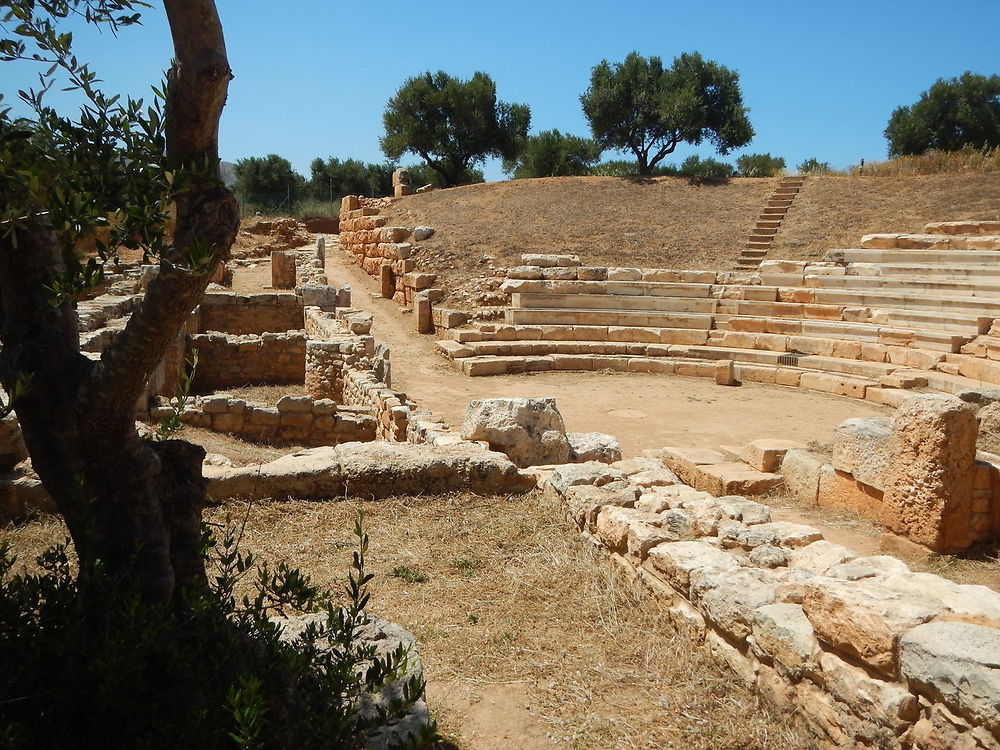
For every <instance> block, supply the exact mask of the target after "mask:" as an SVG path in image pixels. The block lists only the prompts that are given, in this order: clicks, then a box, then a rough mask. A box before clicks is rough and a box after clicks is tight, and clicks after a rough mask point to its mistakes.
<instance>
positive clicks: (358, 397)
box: [343, 369, 416, 443]
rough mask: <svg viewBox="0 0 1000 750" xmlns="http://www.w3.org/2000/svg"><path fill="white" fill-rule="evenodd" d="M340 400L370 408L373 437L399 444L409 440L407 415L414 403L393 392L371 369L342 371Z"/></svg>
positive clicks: (397, 392) (399, 393)
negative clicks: (373, 429) (373, 423)
mask: <svg viewBox="0 0 1000 750" xmlns="http://www.w3.org/2000/svg"><path fill="white" fill-rule="evenodd" d="M343 389H344V390H343V403H344V404H346V405H350V406H357V407H361V408H364V409H366V410H370V411H371V413H373V414H374V415H375V420H376V438H377V439H378V440H387V441H389V442H396V443H402V442H406V441H407V440H408V427H409V420H410V415H411V413H412V412H413V411H414V409H415V408H416V404H415V403H414V402H412V401H410V400H409V399H407V398H406V394H405V393H402V392H401V391H394V390H392V389H391V388H389V387H388V386H387V385H386V384H385V383H384V382H383V381H382V380H380V379H379V378H378V376H377V375H376V373H375V372H374V371H373V370H353V369H352V370H345V371H344V381H343Z"/></svg>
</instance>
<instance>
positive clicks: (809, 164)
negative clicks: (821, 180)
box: [798, 157, 833, 174]
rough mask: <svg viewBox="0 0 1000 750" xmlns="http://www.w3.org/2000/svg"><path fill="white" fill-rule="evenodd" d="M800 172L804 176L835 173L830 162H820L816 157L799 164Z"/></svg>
mask: <svg viewBox="0 0 1000 750" xmlns="http://www.w3.org/2000/svg"><path fill="white" fill-rule="evenodd" d="M798 170H799V171H800V172H801V173H802V174H830V173H832V172H833V167H831V166H830V162H828V161H820V160H819V159H817V158H815V157H810V158H809V159H806V160H805V161H804V162H802V163H801V164H799V166H798Z"/></svg>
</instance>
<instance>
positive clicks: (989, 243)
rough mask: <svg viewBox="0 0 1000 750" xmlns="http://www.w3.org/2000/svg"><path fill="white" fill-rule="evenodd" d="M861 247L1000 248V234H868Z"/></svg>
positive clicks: (919, 248)
mask: <svg viewBox="0 0 1000 750" xmlns="http://www.w3.org/2000/svg"><path fill="white" fill-rule="evenodd" d="M861 247H862V248H865V249H872V250H892V249H905V250H923V249H927V250H1000V235H995V234H993V235H985V234H984V235H976V236H966V235H953V234H866V235H865V236H864V237H862V238H861Z"/></svg>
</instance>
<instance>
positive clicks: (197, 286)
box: [0, 0, 239, 602]
mask: <svg viewBox="0 0 1000 750" xmlns="http://www.w3.org/2000/svg"><path fill="white" fill-rule="evenodd" d="M145 7H149V6H148V4H147V3H144V2H140V1H139V0H6V1H5V2H4V3H3V4H2V5H0V58H2V59H3V60H4V61H7V62H5V63H0V65H3V64H10V63H9V61H12V60H18V61H22V62H21V64H30V63H31V62H34V63H36V64H37V65H38V67H39V83H38V86H37V88H34V89H31V90H27V91H20V92H18V96H19V97H20V99H21V100H22V102H23V103H24V105H25V106H26V107H27V109H28V110H29V111H30V113H31V114H30V116H28V117H25V118H19V119H14V118H12V117H11V114H10V111H9V110H7V109H4V110H3V111H2V112H0V195H2V196H3V198H2V204H0V211H2V213H0V339H2V343H3V349H2V352H0V381H2V384H3V386H4V389H5V390H6V393H7V394H9V397H10V402H9V404H8V406H9V408H12V409H13V411H14V412H15V413H16V414H17V417H18V420H19V422H20V425H21V430H22V433H23V435H24V440H25V444H26V446H27V448H28V452H29V454H30V456H31V461H32V465H33V467H34V469H35V471H36V472H37V473H38V475H39V477H40V478H41V480H42V481H43V483H44V485H45V487H46V489H47V490H48V491H49V493H50V494H51V496H52V498H53V500H54V501H55V503H56V505H57V506H58V508H59V510H60V512H61V513H62V515H63V518H64V519H65V521H66V524H67V526H68V528H69V532H70V534H71V536H72V538H73V542H74V546H75V549H76V552H77V554H78V556H79V559H80V563H81V565H80V569H81V571H85V570H92V569H94V568H95V566H97V567H100V569H101V570H103V571H105V573H107V574H110V575H116V576H119V577H121V578H123V579H127V580H129V581H131V582H132V584H134V586H135V587H137V588H138V589H140V590H141V591H142V592H143V595H144V596H145V597H147V598H149V599H150V600H154V601H168V602H169V601H172V600H174V599H175V597H177V596H178V595H179V594H180V592H182V591H187V590H204V588H205V586H206V574H205V567H204V559H203V555H202V550H203V539H202V529H201V512H202V508H203V505H204V487H205V480H204V479H203V477H202V473H201V462H202V459H203V457H204V450H203V449H202V448H200V447H198V446H194V445H191V444H189V443H185V442H183V441H178V440H166V441H163V442H148V441H144V440H142V439H140V437H139V435H138V434H137V432H136V428H135V414H134V412H135V406H134V405H135V403H136V401H137V400H138V398H139V396H140V395H141V394H142V393H143V392H144V389H145V384H146V382H147V380H148V379H149V376H150V375H151V373H152V372H153V370H154V369H155V368H156V367H157V365H158V363H159V362H160V361H161V359H162V358H163V355H164V352H165V351H166V350H167V347H168V346H169V345H170V344H171V343H172V342H174V341H175V340H176V338H177V336H178V334H179V332H180V330H181V327H182V325H183V324H184V323H185V322H186V320H187V318H188V316H189V315H190V313H191V311H192V309H193V308H194V307H195V305H196V304H197V303H198V301H199V300H200V299H201V296H202V294H203V293H204V291H205V288H206V286H207V285H208V280H209V275H210V272H211V271H212V270H213V268H214V267H215V265H216V264H217V263H218V262H219V261H220V260H223V259H225V258H226V257H227V255H228V252H229V248H230V246H231V245H232V243H233V240H234V239H235V237H236V232H237V229H238V226H239V218H238V217H239V212H238V207H237V204H236V201H235V199H234V198H233V196H232V194H231V193H230V192H229V191H228V190H227V189H226V188H225V186H224V185H223V184H222V181H221V177H220V173H219V156H218V126H219V117H220V115H221V112H222V108H223V106H224V104H225V100H226V94H227V90H228V84H229V80H230V79H231V78H232V73H231V71H230V67H229V63H228V61H227V58H226V50H225V43H224V40H223V36H222V27H221V24H220V23H219V19H218V14H217V13H216V9H215V4H214V2H212V0H165V1H164V8H165V10H166V16H167V20H168V23H169V26H170V32H171V36H172V39H173V44H174V62H173V64H172V66H171V68H170V69H169V71H168V72H167V75H166V81H165V82H164V84H163V85H162V86H161V87H160V88H159V89H157V90H156V96H155V99H154V100H153V101H152V102H151V103H149V104H146V103H144V102H143V101H141V100H138V99H133V98H131V97H119V96H117V95H107V94H105V93H103V92H102V91H101V90H100V89H99V88H98V85H97V84H98V79H97V75H96V73H95V72H94V71H92V70H91V69H90V67H89V66H88V64H87V63H85V62H82V61H80V60H78V59H77V58H76V57H75V55H74V54H73V51H72V42H73V37H72V34H70V33H68V32H65V31H62V28H63V23H64V22H65V21H66V19H67V18H70V17H74V19H83V20H85V21H87V22H89V23H92V24H96V25H98V26H101V27H104V28H106V29H108V30H110V31H112V32H115V31H117V30H118V29H119V28H121V27H125V26H129V25H131V24H134V23H137V22H138V21H139V17H138V12H137V11H138V10H139V9H141V8H145ZM53 86H61V87H66V88H71V89H74V90H75V91H76V92H77V93H78V94H79V95H80V97H81V98H82V101H83V105H82V107H81V108H80V110H79V111H78V112H76V113H75V114H74V115H73V116H69V115H66V114H61V113H59V112H57V111H56V109H55V108H53V107H51V106H49V104H48V100H49V97H48V96H47V94H48V93H49V91H50V89H51V88H52V87H53ZM120 244H125V245H128V246H130V247H136V248H141V250H142V252H143V253H144V254H145V255H146V256H147V257H149V258H152V259H153V260H154V261H156V262H158V263H159V267H160V272H159V274H158V276H157V277H156V278H155V280H154V281H153V282H151V283H150V285H149V287H148V290H147V292H146V295H145V297H144V299H143V301H142V304H141V305H140V306H139V307H138V308H137V309H136V310H135V312H134V313H133V314H132V316H131V317H130V319H129V321H128V323H127V325H126V326H125V328H124V329H123V330H122V331H121V332H120V333H119V334H118V336H117V337H116V339H115V341H114V342H113V343H112V344H111V345H110V346H109V347H107V348H106V349H105V350H104V352H103V353H102V355H101V358H100V359H99V360H94V359H91V358H89V357H86V356H84V355H83V354H82V353H81V352H80V346H79V335H78V330H77V314H76V299H77V297H78V295H79V294H80V293H81V292H83V291H85V289H86V288H87V287H88V286H91V285H93V284H94V283H95V282H97V281H98V280H99V279H100V276H101V273H102V267H103V264H104V263H105V262H107V261H108V260H109V259H110V258H111V257H112V256H113V254H114V249H115V248H116V247H118V246H119V245H120ZM82 246H88V247H95V248H96V252H94V253H91V254H86V255H85V254H84V253H82V252H81V247H82Z"/></svg>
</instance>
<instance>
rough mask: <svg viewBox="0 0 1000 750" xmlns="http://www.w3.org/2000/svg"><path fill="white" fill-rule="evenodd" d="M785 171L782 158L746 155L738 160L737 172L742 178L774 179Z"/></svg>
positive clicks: (765, 155)
mask: <svg viewBox="0 0 1000 750" xmlns="http://www.w3.org/2000/svg"><path fill="white" fill-rule="evenodd" d="M784 169H785V159H784V157H782V156H771V154H770V153H767V154H744V155H743V156H741V157H739V158H738V159H737V160H736V170H737V172H738V173H739V175H740V177H774V176H775V175H777V174H780V173H781V172H783V171H784Z"/></svg>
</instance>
